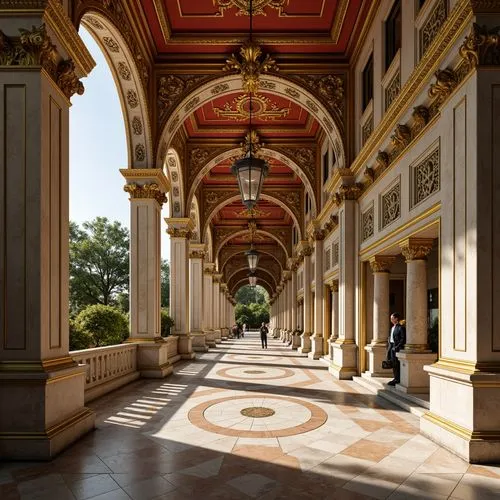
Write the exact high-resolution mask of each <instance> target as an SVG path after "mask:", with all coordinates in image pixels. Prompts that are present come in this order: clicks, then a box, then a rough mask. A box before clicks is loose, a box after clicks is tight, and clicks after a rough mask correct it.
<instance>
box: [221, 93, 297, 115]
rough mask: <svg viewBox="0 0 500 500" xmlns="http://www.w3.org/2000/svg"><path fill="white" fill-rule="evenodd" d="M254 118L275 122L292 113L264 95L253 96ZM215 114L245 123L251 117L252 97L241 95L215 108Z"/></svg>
mask: <svg viewBox="0 0 500 500" xmlns="http://www.w3.org/2000/svg"><path fill="white" fill-rule="evenodd" d="M251 103H252V118H259V119H260V120H263V121H275V120H278V119H280V118H285V117H287V116H288V114H289V113H290V108H280V107H279V106H278V105H277V104H276V103H275V102H273V101H272V100H271V99H270V98H269V97H266V96H263V95H262V94H255V95H252V100H251ZM213 110H214V112H215V114H216V115H217V116H219V117H222V118H227V119H228V120H232V121H245V120H247V119H248V118H249V117H250V96H248V95H247V94H241V95H240V96H238V97H235V98H234V99H233V100H232V101H231V102H226V103H224V106H223V107H222V108H218V107H215V106H214V107H213Z"/></svg>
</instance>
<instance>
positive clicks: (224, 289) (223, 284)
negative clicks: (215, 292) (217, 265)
mask: <svg viewBox="0 0 500 500" xmlns="http://www.w3.org/2000/svg"><path fill="white" fill-rule="evenodd" d="M221 276H222V275H221ZM220 290H221V291H222V292H224V293H225V292H227V284H226V283H222V282H221V284H220Z"/></svg>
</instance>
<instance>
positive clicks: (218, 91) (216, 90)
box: [210, 83, 229, 96]
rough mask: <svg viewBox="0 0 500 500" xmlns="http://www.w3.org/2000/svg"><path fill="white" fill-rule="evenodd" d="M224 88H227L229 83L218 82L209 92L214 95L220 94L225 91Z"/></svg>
mask: <svg viewBox="0 0 500 500" xmlns="http://www.w3.org/2000/svg"><path fill="white" fill-rule="evenodd" d="M226 90H229V84H227V83H219V84H218V85H216V86H215V87H213V88H212V90H211V91H210V92H211V93H212V95H214V96H215V95H217V94H221V93H222V92H225V91H226Z"/></svg>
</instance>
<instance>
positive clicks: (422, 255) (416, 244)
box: [399, 238, 434, 262]
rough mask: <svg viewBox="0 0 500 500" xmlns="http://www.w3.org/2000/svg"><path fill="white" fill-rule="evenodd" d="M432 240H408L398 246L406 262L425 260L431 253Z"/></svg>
mask: <svg viewBox="0 0 500 500" xmlns="http://www.w3.org/2000/svg"><path fill="white" fill-rule="evenodd" d="M433 244H434V240H433V239H432V238H408V239H406V240H404V241H403V242H401V243H400V244H399V247H400V248H401V253H402V254H403V256H404V258H405V259H406V262H409V261H412V260H425V259H427V256H428V255H429V254H430V253H431V250H432V246H433Z"/></svg>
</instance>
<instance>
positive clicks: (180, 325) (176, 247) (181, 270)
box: [165, 217, 195, 359]
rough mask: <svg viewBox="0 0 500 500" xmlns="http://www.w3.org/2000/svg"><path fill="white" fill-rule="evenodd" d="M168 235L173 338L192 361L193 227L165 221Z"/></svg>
mask: <svg viewBox="0 0 500 500" xmlns="http://www.w3.org/2000/svg"><path fill="white" fill-rule="evenodd" d="M165 222H166V223H167V225H168V229H167V232H168V234H169V235H170V313H171V315H172V319H173V320H174V322H175V323H174V328H173V330H174V335H177V336H178V337H179V343H178V350H179V354H180V356H181V358H182V359H193V358H194V357H195V354H194V352H193V341H192V337H191V335H190V333H189V295H190V292H189V239H190V238H191V233H192V231H193V228H194V225H193V221H192V220H191V219H190V218H187V217H184V218H180V217H179V218H169V219H165Z"/></svg>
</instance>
